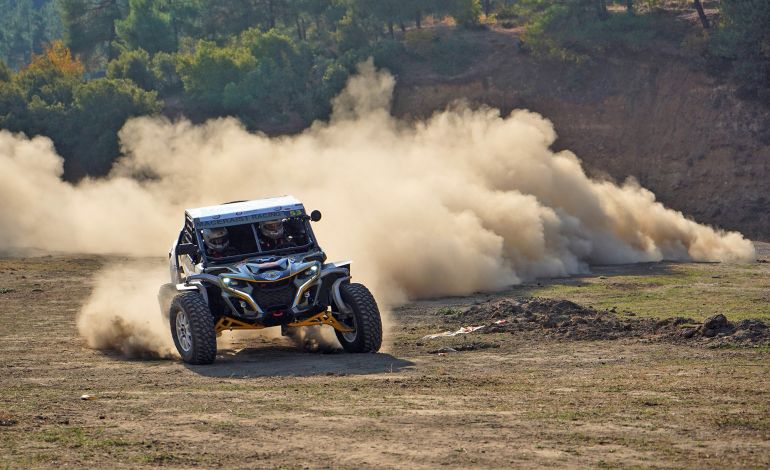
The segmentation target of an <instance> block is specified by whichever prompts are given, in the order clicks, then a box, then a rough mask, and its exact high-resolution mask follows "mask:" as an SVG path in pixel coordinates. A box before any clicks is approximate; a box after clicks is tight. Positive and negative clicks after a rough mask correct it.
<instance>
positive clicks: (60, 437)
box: [0, 245, 770, 469]
mask: <svg viewBox="0 0 770 470" xmlns="http://www.w3.org/2000/svg"><path fill="white" fill-rule="evenodd" d="M759 248H760V253H761V255H760V262H758V263H752V264H750V265H738V266H736V265H721V264H677V263H655V264H643V265H630V266H613V267H595V268H594V269H593V274H592V275H590V276H582V277H577V278H570V279H555V280H548V281H539V282H533V283H530V284H527V285H524V286H517V287H514V288H512V289H511V290H509V291H507V292H502V293H497V294H479V295H476V296H471V297H464V298H450V299H437V300H430V301H421V302H415V303H412V304H409V305H406V306H403V307H400V308H397V309H395V310H394V311H393V312H391V315H390V316H391V318H392V323H393V325H392V326H391V328H390V332H389V334H388V336H387V344H386V345H385V348H384V350H385V352H382V353H379V354H365V355H348V354H321V353H310V352H304V351H300V350H298V349H297V348H295V347H294V346H292V345H291V344H290V343H288V342H287V341H284V340H280V339H276V340H274V339H268V338H264V337H254V338H250V339H243V340H240V341H238V342H235V343H231V344H230V345H229V346H228V348H227V349H223V350H222V351H221V355H220V356H219V358H218V361H217V363H216V364H215V365H213V366H195V367H193V366H185V365H183V364H182V363H180V362H177V361H173V360H129V359H124V358H122V357H121V356H120V355H119V354H117V353H114V352H109V351H96V350H91V349H88V348H86V347H85V345H84V342H83V340H81V339H80V338H79V337H78V335H77V332H76V328H75V317H76V314H77V312H78V310H79V308H80V306H81V305H82V303H83V302H84V300H85V298H86V297H87V296H88V294H89V292H90V289H91V287H92V279H93V274H94V273H95V272H96V271H97V270H98V269H99V268H100V267H101V266H103V265H105V264H108V263H110V261H111V260H110V259H109V258H99V257H90V256H88V257H73V256H68V257H57V256H54V257H30V258H5V259H0V358H2V360H1V361H0V468H14V469H15V468H30V467H70V468H73V467H75V468H82V467H105V466H107V465H109V466H110V468H136V467H138V466H152V467H155V466H164V467H172V468H189V467H196V466H197V467H226V468H261V467H270V468H273V467H280V468H374V467H377V468H383V467H410V468H427V467H454V468H470V467H491V468H501V467H524V468H529V467H553V466H558V467H586V466H591V467H659V468H683V467H690V468H693V467H701V468H702V467H724V466H727V467H736V468H737V467H747V468H761V467H768V466H770V344H768V342H766V341H760V342H757V343H752V344H748V345H747V344H736V345H732V344H731V343H730V342H729V341H727V342H725V341H721V342H716V343H715V342H711V341H705V342H704V341H673V340H670V339H667V338H665V337H664V338H662V337H657V336H654V335H653V336H650V335H644V334H640V335H630V336H623V337H619V338H617V339H600V340H590V339H583V338H584V337H583V336H580V337H578V338H577V339H575V338H571V337H569V335H558V334H553V331H555V330H553V329H549V328H548V327H547V326H545V325H541V327H534V328H532V329H529V330H526V331H524V330H522V329H516V328H509V329H498V330H495V329H490V330H488V331H487V330H484V331H477V332H474V333H469V334H464V335H458V336H455V337H440V338H436V339H425V338H424V336H426V335H428V334H431V333H438V332H441V331H446V330H449V331H451V330H455V329H457V328H459V327H461V326H473V325H474V324H472V323H468V322H466V320H467V321H471V320H476V321H478V320H480V317H479V316H478V312H479V311H480V309H482V310H483V308H486V307H485V306H486V305H496V304H495V302H503V301H510V302H519V301H521V299H526V298H527V297H529V296H536V297H540V298H555V299H567V300H570V301H574V302H578V303H579V304H580V305H581V306H584V307H585V308H591V309H594V310H595V311H597V312H606V313H612V314H614V315H616V316H617V318H618V319H620V320H622V321H630V320H635V319H638V318H641V319H645V318H665V317H670V316H686V317H689V319H690V322H691V323H695V325H690V326H693V327H697V323H699V322H702V321H703V320H704V319H705V318H706V317H709V316H711V315H713V314H716V313H723V314H725V315H726V317H727V318H728V320H729V321H731V322H737V321H739V320H743V319H746V318H755V319H760V320H764V321H765V322H767V321H768V320H770V297H769V296H770V263H768V260H769V259H770V250H768V245H759ZM466 312H470V313H466ZM474 312H475V313H474ZM490 319H491V318H490ZM573 320H574V319H573ZM620 320H619V321H620ZM736 324H737V323H736ZM686 326H687V325H683V327H686ZM722 339H723V340H724V338H722ZM84 394H87V395H90V396H91V397H92V399H89V400H83V399H81V396H82V395H84Z"/></svg>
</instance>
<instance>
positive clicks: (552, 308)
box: [445, 298, 770, 347]
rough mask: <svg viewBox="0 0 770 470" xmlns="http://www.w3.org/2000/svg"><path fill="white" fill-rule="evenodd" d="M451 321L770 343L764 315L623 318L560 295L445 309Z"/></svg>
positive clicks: (709, 343)
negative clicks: (732, 318) (760, 317)
mask: <svg viewBox="0 0 770 470" xmlns="http://www.w3.org/2000/svg"><path fill="white" fill-rule="evenodd" d="M627 315H630V313H628V314H627ZM445 321H447V322H449V323H454V322H459V323H461V324H477V325H484V326H483V328H480V329H479V330H477V331H478V332H480V333H512V334H522V333H530V334H536V335H539V336H545V337H549V338H556V339H568V340H611V339H619V338H640V339H644V340H651V341H666V342H675V343H679V342H686V343H689V344H693V345H702V346H706V347H723V346H758V345H767V344H769V343H770V328H768V327H767V325H766V324H765V323H764V322H762V321H760V320H753V319H745V320H741V321H739V322H731V321H730V320H729V319H728V318H727V317H725V316H724V315H722V314H718V315H714V316H712V317H709V318H707V319H706V320H705V321H703V322H696V321H695V320H693V319H691V318H685V317H672V318H665V319H655V318H639V319H636V318H623V317H622V316H620V315H618V314H616V313H615V312H614V311H599V310H596V309H594V308H592V307H586V306H582V305H579V304H576V303H574V302H571V301H569V300H560V299H543V298H522V299H517V298H505V299H500V300H494V301H489V302H484V303H481V304H478V305H474V306H472V307H470V308H468V309H467V310H464V311H459V312H455V313H452V314H449V315H445Z"/></svg>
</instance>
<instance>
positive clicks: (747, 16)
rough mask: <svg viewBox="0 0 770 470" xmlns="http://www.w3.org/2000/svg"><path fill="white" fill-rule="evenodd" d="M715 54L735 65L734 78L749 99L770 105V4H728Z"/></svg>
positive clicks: (729, 0) (750, 0) (756, 0)
mask: <svg viewBox="0 0 770 470" xmlns="http://www.w3.org/2000/svg"><path fill="white" fill-rule="evenodd" d="M722 11H723V14H724V18H723V22H722V24H721V25H720V28H719V29H718V30H717V33H716V34H715V36H714V52H713V53H714V54H715V55H717V56H721V57H724V58H726V59H728V60H729V61H731V62H732V63H733V70H732V75H733V77H734V78H736V79H737V80H738V82H739V83H740V84H741V89H742V91H743V92H744V93H745V94H747V95H748V96H756V97H759V98H760V99H763V100H767V101H770V27H768V25H770V3H769V2H767V1H766V0H724V1H723V2H722Z"/></svg>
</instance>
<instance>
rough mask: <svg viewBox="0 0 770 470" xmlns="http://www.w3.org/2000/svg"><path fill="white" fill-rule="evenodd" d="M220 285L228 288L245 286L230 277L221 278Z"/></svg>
mask: <svg viewBox="0 0 770 470" xmlns="http://www.w3.org/2000/svg"><path fill="white" fill-rule="evenodd" d="M222 283H223V284H224V285H226V286H227V287H230V288H235V287H244V286H245V285H246V284H244V283H243V281H239V280H238V279H233V278H231V277H224V278H222Z"/></svg>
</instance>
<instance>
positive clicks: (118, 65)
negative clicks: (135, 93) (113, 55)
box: [107, 49, 156, 90]
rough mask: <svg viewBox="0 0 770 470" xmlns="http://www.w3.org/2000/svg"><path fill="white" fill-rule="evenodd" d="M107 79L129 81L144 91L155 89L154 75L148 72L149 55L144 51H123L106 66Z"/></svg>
mask: <svg viewBox="0 0 770 470" xmlns="http://www.w3.org/2000/svg"><path fill="white" fill-rule="evenodd" d="M107 77H108V78H125V79H128V80H131V81H133V82H134V83H136V84H137V85H139V87H140V88H143V89H145V90H152V89H155V88H156V83H155V75H154V74H153V73H152V70H150V54H148V53H147V51H145V50H144V49H134V50H128V51H123V52H122V53H121V54H120V55H119V56H118V58H117V59H114V60H112V61H110V63H109V64H107Z"/></svg>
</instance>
